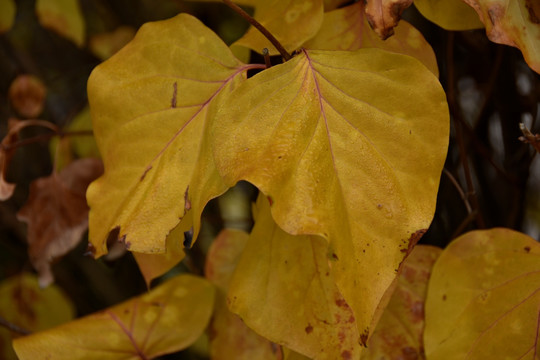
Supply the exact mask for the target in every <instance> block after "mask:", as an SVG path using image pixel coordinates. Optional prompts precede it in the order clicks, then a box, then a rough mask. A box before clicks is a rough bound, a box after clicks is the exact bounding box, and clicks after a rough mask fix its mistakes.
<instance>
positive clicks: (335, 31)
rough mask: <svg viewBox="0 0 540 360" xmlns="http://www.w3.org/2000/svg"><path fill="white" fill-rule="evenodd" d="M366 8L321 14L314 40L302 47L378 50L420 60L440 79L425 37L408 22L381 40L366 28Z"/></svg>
mask: <svg viewBox="0 0 540 360" xmlns="http://www.w3.org/2000/svg"><path fill="white" fill-rule="evenodd" d="M364 10H365V5H364V3H363V2H357V3H354V4H352V5H349V6H347V7H344V8H341V9H338V10H334V11H330V12H327V13H325V14H324V20H323V23H322V26H321V28H320V30H319V32H318V33H317V35H315V37H314V38H313V39H311V40H309V41H308V42H306V43H305V44H304V47H305V48H307V49H313V50H349V51H352V50H358V49H361V48H379V49H383V50H388V51H391V52H395V53H398V54H404V55H409V56H412V57H414V58H416V59H418V60H420V61H421V62H422V63H423V64H424V65H425V66H426V67H427V68H428V69H429V70H431V72H432V73H433V74H435V76H439V69H438V67H437V59H436V58H435V53H434V52H433V49H432V48H431V46H430V45H429V44H428V42H427V41H426V40H425V39H424V36H423V35H422V34H421V33H420V32H419V31H418V30H416V29H415V28H414V26H412V25H411V24H409V23H408V22H406V21H404V20H402V21H400V23H399V24H398V25H397V26H396V28H395V29H394V30H395V34H394V36H392V37H390V38H388V39H386V40H381V39H380V38H379V37H378V36H377V34H375V32H373V30H372V29H371V27H370V26H369V23H368V22H367V19H366V16H365V14H364Z"/></svg>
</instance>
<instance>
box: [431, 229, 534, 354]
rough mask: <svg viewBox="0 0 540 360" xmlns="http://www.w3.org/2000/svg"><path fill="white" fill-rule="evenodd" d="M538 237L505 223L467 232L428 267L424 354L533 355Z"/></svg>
mask: <svg viewBox="0 0 540 360" xmlns="http://www.w3.org/2000/svg"><path fill="white" fill-rule="evenodd" d="M539 304H540V244H539V243H538V242H537V241H535V240H534V239H532V238H530V237H529V236H527V235H524V234H521V233H518V232H516V231H513V230H510V229H502V228H500V229H492V230H485V231H473V232H469V233H467V234H465V235H463V236H461V237H459V238H458V239H456V240H454V241H453V242H452V243H451V244H450V245H449V246H448V247H447V248H446V249H445V250H444V252H443V253H442V254H441V256H440V258H439V260H437V262H436V263H435V266H434V267H433V272H432V275H431V279H430V281H429V288H428V295H427V300H426V328H425V333H424V344H425V350H426V356H427V359H428V360H445V359H452V360H459V359H470V360H484V359H530V360H534V359H538V356H539V354H540V339H539V324H540V307H539Z"/></svg>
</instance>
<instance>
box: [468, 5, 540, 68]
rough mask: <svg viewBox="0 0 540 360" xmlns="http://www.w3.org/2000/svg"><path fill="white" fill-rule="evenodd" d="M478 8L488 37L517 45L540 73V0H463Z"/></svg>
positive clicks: (475, 8)
mask: <svg viewBox="0 0 540 360" xmlns="http://www.w3.org/2000/svg"><path fill="white" fill-rule="evenodd" d="M463 1H465V2H466V3H467V4H469V5H470V6H472V7H473V8H474V10H476V12H477V13H478V16H479V17H480V20H481V21H482V22H483V23H484V25H485V27H486V33H487V36H488V38H489V39H490V40H491V41H493V42H496V43H498V44H505V45H510V46H514V47H517V48H518V49H520V50H521V52H522V53H523V57H524V58H525V61H526V62H527V64H529V66H530V68H531V69H533V70H534V71H536V72H537V73H540V3H539V2H538V0H463Z"/></svg>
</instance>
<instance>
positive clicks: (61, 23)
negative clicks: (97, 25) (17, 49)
mask: <svg viewBox="0 0 540 360" xmlns="http://www.w3.org/2000/svg"><path fill="white" fill-rule="evenodd" d="M36 14H37V17H38V19H39V23H40V24H41V25H42V26H43V27H46V28H48V29H51V30H53V31H55V32H56V33H58V34H59V35H61V36H63V37H65V38H67V39H70V40H71V41H73V42H74V43H75V44H77V45H78V46H82V45H83V43H84V40H85V31H86V30H85V24H84V18H83V15H82V12H81V8H80V5H79V0H37V1H36Z"/></svg>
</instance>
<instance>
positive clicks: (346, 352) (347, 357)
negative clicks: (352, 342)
mask: <svg viewBox="0 0 540 360" xmlns="http://www.w3.org/2000/svg"><path fill="white" fill-rule="evenodd" d="M341 358H342V359H343V360H350V359H352V354H351V352H350V351H349V350H343V351H342V352H341Z"/></svg>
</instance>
